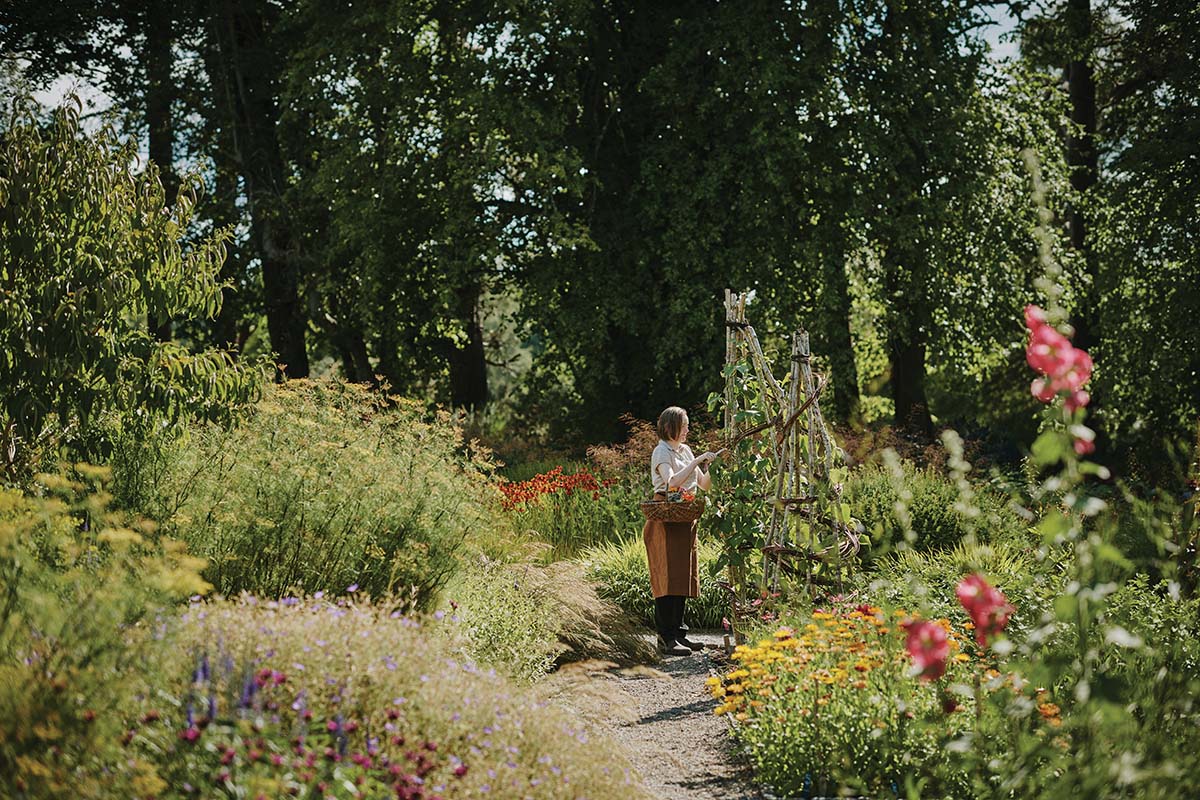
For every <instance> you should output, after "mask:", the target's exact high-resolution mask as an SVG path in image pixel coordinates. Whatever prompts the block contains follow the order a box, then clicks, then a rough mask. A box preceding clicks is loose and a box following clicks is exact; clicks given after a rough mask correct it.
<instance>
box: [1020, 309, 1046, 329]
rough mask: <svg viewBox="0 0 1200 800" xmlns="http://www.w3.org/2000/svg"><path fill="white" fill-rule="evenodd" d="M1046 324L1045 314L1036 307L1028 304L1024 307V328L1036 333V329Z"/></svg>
mask: <svg viewBox="0 0 1200 800" xmlns="http://www.w3.org/2000/svg"><path fill="white" fill-rule="evenodd" d="M1045 324H1046V312H1045V311H1043V310H1042V309H1041V308H1039V307H1038V306H1035V305H1033V304H1032V303H1030V304H1029V305H1027V306H1025V327H1026V328H1029V330H1031V331H1036V330H1037V329H1038V328H1040V327H1042V326H1043V325H1045Z"/></svg>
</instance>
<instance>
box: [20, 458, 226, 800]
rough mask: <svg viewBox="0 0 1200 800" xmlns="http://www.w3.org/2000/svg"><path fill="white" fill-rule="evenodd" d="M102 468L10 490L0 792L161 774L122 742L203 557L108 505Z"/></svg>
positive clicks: (67, 791) (128, 791)
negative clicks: (166, 626) (169, 613)
mask: <svg viewBox="0 0 1200 800" xmlns="http://www.w3.org/2000/svg"><path fill="white" fill-rule="evenodd" d="M106 477H107V474H106V470H104V469H102V468H97V467H88V466H84V465H78V466H77V467H75V468H74V469H72V470H71V471H70V472H69V473H68V474H67V475H65V476H64V475H40V476H38V477H37V479H36V481H35V484H34V488H35V489H36V490H37V492H38V494H36V495H23V494H21V493H19V492H15V491H12V490H9V489H0V796H2V797H32V798H39V797H45V798H49V797H66V796H70V797H83V798H110V797H144V796H147V795H153V794H157V783H156V782H155V781H154V779H153V770H152V768H150V767H149V765H148V764H147V762H145V761H144V760H143V759H139V758H135V757H132V756H131V755H130V754H129V753H127V752H124V751H123V750H122V749H121V747H120V739H121V735H122V733H123V731H124V729H125V727H124V721H123V717H124V712H125V710H126V708H127V706H128V704H129V701H130V698H132V697H134V696H136V695H139V694H147V693H149V691H150V689H151V683H150V682H151V680H152V676H153V672H152V670H151V669H149V668H148V667H147V660H148V657H149V655H150V654H152V653H155V652H157V651H158V649H159V647H160V643H159V642H157V641H155V639H154V636H157V635H158V634H159V629H158V625H157V623H156V617H157V616H158V615H160V614H162V613H163V610H164V609H165V608H166V607H167V605H168V604H169V603H170V602H172V601H173V600H176V599H179V598H182V597H185V596H187V595H189V594H191V593H195V592H202V591H204V590H205V589H206V588H208V587H207V585H206V584H205V583H204V582H203V581H202V580H201V579H200V575H199V571H198V570H199V567H200V562H199V560H197V559H194V558H191V557H188V556H187V555H185V554H184V553H183V552H182V549H181V547H180V546H179V545H178V543H172V542H171V541H169V540H166V539H163V538H160V537H158V536H157V535H156V534H155V532H154V526H153V525H151V524H149V523H147V522H146V521H145V520H138V519H134V518H129V517H127V516H125V515H123V514H119V513H116V512H113V511H111V510H109V508H108V497H107V495H106V494H105V493H104V491H103V488H102V484H103V481H104V479H105V478H106Z"/></svg>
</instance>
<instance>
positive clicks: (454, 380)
mask: <svg viewBox="0 0 1200 800" xmlns="http://www.w3.org/2000/svg"><path fill="white" fill-rule="evenodd" d="M479 295H480V290H479V286H478V284H474V285H468V286H464V287H462V288H460V289H458V290H457V291H456V292H455V296H456V298H457V306H458V318H459V320H460V321H461V323H462V325H463V327H464V328H465V329H466V331H467V342H466V345H465V346H463V347H458V346H455V345H453V344H452V345H451V349H450V359H449V360H450V402H451V404H452V405H453V406H454V407H455V408H466V409H468V410H471V411H475V410H478V409H481V408H483V407H484V405H486V404H487V400H488V385H487V360H486V354H485V352H484V347H483V323H482V320H481V319H480V313H479V310H480V309H479Z"/></svg>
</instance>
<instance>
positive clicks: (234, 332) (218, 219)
mask: <svg viewBox="0 0 1200 800" xmlns="http://www.w3.org/2000/svg"><path fill="white" fill-rule="evenodd" d="M232 153H233V136H232V135H231V132H230V129H229V127H228V126H224V127H223V128H222V130H221V131H220V133H219V135H218V136H217V146H216V152H215V153H214V154H213V161H214V162H215V163H214V167H215V168H214V172H215V180H214V190H213V194H212V198H211V202H212V211H211V217H212V221H213V226H214V227H217V228H225V227H229V226H235V227H236V225H237V223H238V221H239V218H240V214H239V213H238V208H237V198H238V187H237V179H238V176H237V166H236V165H235V164H232V163H230V157H231V155H232ZM244 262H245V258H244V256H243V253H242V251H241V248H240V247H238V246H236V243H235V244H234V246H232V247H228V248H227V251H226V255H225V263H223V264H222V265H221V281H222V282H224V283H226V284H228V285H227V286H225V288H223V289H222V290H221V309H220V310H219V311H218V312H217V318H216V319H215V320H214V321H213V326H212V330H213V341H214V343H215V344H216V345H217V346H218V347H223V348H225V349H226V350H229V351H230V352H233V353H240V352H241V349H242V346H243V345H244V344H245V343H246V338H247V337H248V336H249V330H248V327H247V325H246V323H245V319H246V314H245V313H244V312H245V309H246V306H247V304H248V300H247V298H246V296H245V291H246V276H245V263H244Z"/></svg>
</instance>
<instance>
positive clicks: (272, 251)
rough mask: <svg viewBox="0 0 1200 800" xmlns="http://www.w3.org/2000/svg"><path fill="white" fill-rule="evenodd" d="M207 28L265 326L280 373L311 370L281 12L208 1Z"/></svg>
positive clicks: (268, 6)
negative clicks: (287, 145)
mask: <svg viewBox="0 0 1200 800" xmlns="http://www.w3.org/2000/svg"><path fill="white" fill-rule="evenodd" d="M207 11H208V14H207V19H206V23H207V28H208V35H209V37H210V40H209V41H210V43H211V46H213V47H214V49H215V58H214V60H213V61H214V68H215V74H212V75H210V76H209V79H210V81H211V89H212V92H213V95H214V98H215V102H214V105H215V106H216V107H218V108H220V109H221V110H222V111H223V116H224V118H225V120H226V121H227V124H228V125H229V127H230V140H231V143H232V145H233V155H234V158H235V160H236V163H237V165H238V168H239V172H240V173H241V176H242V179H243V181H244V188H245V194H246V199H247V202H248V205H249V208H250V227H251V236H252V238H253V241H254V245H255V247H254V249H255V252H256V254H257V256H258V258H259V260H260V261H261V268H262V279H263V290H264V300H265V305H266V316H267V329H268V331H269V332H270V336H271V346H272V348H273V349H274V350H275V352H276V353H277V355H278V359H279V362H280V364H281V367H282V372H283V374H285V375H286V376H287V377H290V378H304V377H307V376H308V373H309V363H308V349H307V346H306V331H307V313H306V309H305V308H304V306H303V304H302V302H301V298H300V284H301V279H302V263H303V262H302V259H301V253H300V250H299V241H300V239H299V236H298V234H297V232H296V231H295V230H293V221H292V217H291V214H290V212H289V210H288V209H287V208H286V206H285V205H284V197H285V192H286V189H287V184H288V174H287V170H286V168H285V164H284V160H283V154H282V151H281V149H280V145H279V114H280V109H279V89H280V84H281V81H282V79H283V69H284V64H285V59H286V55H285V54H284V52H283V50H284V46H285V43H284V42H283V41H281V38H280V37H279V36H278V35H277V28H278V26H279V23H280V20H281V17H282V16H283V14H284V11H283V9H282V8H281V7H280V6H278V5H277V4H275V3H273V2H270V0H253V2H233V0H211V2H210V3H209V6H208V9H207Z"/></svg>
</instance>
